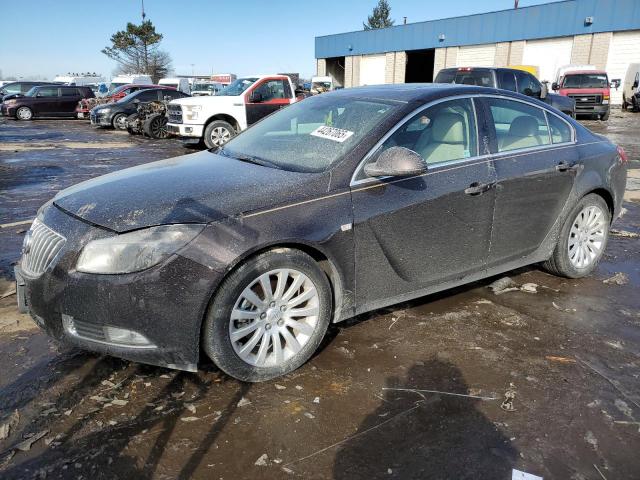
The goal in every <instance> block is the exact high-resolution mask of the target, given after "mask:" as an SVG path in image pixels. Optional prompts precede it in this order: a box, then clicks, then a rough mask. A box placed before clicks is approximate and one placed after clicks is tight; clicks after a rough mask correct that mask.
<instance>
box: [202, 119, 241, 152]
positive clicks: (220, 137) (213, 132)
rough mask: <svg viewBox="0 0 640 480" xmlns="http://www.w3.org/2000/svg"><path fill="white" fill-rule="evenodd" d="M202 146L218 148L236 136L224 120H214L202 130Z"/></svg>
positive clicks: (231, 127)
mask: <svg viewBox="0 0 640 480" xmlns="http://www.w3.org/2000/svg"><path fill="white" fill-rule="evenodd" d="M203 136H204V144H205V145H206V146H207V148H218V147H221V146H222V145H224V144H225V143H227V142H228V141H229V140H231V139H232V138H233V137H235V136H236V131H235V129H234V128H233V126H231V124H230V123H228V122H225V121H224V120H214V121H213V122H211V123H210V124H209V125H207V128H205V129H204V135H203Z"/></svg>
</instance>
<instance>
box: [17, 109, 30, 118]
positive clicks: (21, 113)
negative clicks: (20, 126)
mask: <svg viewBox="0 0 640 480" xmlns="http://www.w3.org/2000/svg"><path fill="white" fill-rule="evenodd" d="M16 119H17V120H31V119H33V110H31V109H30V108H29V107H19V108H18V110H16Z"/></svg>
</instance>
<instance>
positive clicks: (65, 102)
mask: <svg viewBox="0 0 640 480" xmlns="http://www.w3.org/2000/svg"><path fill="white" fill-rule="evenodd" d="M60 90H61V92H60V93H61V95H60V102H59V104H58V109H57V110H58V111H57V112H56V113H60V114H62V115H72V114H74V113H75V111H76V107H77V106H78V102H79V101H80V99H81V98H82V96H81V95H80V92H79V91H78V89H77V88H61V89H60Z"/></svg>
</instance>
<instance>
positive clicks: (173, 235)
mask: <svg viewBox="0 0 640 480" xmlns="http://www.w3.org/2000/svg"><path fill="white" fill-rule="evenodd" d="M203 229H204V225H162V226H159V227H151V228H146V229H144V230H138V231H135V232H131V233H125V234H122V235H117V236H115V237H108V238H100V239H98V240H92V241H91V242H89V243H88V244H87V245H86V246H85V247H84V248H83V250H82V254H81V255H80V258H79V260H78V265H77V267H76V268H77V269H78V271H80V272H85V273H101V274H117V273H132V272H139V271H140V270H145V269H147V268H150V267H153V266H154V265H157V264H158V263H160V262H161V261H162V260H164V259H166V258H168V257H169V256H170V255H171V254H173V253H175V252H177V251H178V250H180V249H181V248H182V247H184V246H185V245H186V244H187V243H189V242H190V241H191V240H193V239H194V238H195V237H196V236H197V235H198V234H199V233H200V232H202V230H203Z"/></svg>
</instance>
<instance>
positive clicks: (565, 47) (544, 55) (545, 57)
mask: <svg viewBox="0 0 640 480" xmlns="http://www.w3.org/2000/svg"><path fill="white" fill-rule="evenodd" d="M572 48H573V37H563V38H549V39H547V40H531V41H529V40H527V43H526V44H525V46H524V55H523V57H522V63H523V65H535V66H537V67H539V68H540V80H548V81H549V82H553V81H554V80H555V78H556V72H557V71H558V68H559V67H561V66H563V65H569V64H570V63H571V49H572Z"/></svg>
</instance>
